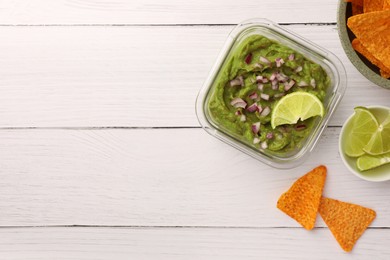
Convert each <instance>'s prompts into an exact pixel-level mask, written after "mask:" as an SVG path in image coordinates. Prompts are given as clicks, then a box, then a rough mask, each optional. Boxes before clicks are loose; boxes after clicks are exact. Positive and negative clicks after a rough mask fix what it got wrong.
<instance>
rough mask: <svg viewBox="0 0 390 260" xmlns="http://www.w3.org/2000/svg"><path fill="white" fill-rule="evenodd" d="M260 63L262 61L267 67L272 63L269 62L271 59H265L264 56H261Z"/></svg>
mask: <svg viewBox="0 0 390 260" xmlns="http://www.w3.org/2000/svg"><path fill="white" fill-rule="evenodd" d="M260 61H261V62H262V63H265V64H267V65H271V62H270V61H269V59H267V58H265V57H263V56H260Z"/></svg>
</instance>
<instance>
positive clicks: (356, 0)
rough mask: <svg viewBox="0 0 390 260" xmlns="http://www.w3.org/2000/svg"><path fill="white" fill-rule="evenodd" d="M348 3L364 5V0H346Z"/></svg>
mask: <svg viewBox="0 0 390 260" xmlns="http://www.w3.org/2000/svg"><path fill="white" fill-rule="evenodd" d="M345 2H347V3H352V5H359V6H363V2H364V0H345Z"/></svg>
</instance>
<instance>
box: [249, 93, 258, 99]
mask: <svg viewBox="0 0 390 260" xmlns="http://www.w3.org/2000/svg"><path fill="white" fill-rule="evenodd" d="M248 97H249V98H250V99H256V98H257V97H258V96H257V93H256V92H253V93H252V94H250V95H249V96H248Z"/></svg>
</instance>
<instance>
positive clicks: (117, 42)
mask: <svg viewBox="0 0 390 260" xmlns="http://www.w3.org/2000/svg"><path fill="white" fill-rule="evenodd" d="M0 17H1V16H0ZM287 28H289V29H291V30H293V31H294V32H296V33H298V34H300V35H302V36H304V37H307V38H310V39H312V40H313V41H314V42H315V43H317V44H319V45H321V46H323V47H324V48H326V49H329V50H330V51H333V52H334V53H335V54H336V55H337V56H338V57H340V59H341V60H342V61H343V63H344V64H345V66H346V69H347V73H348V78H349V83H348V85H349V88H348V90H347V92H346V95H345V98H344V100H343V101H342V103H341V105H340V107H339V109H338V111H337V113H336V115H335V117H334V119H333V120H332V121H331V124H332V125H342V123H343V122H344V120H345V119H346V118H347V117H348V116H349V115H350V114H351V113H352V111H353V110H352V109H353V107H354V106H357V105H370V104H378V105H379V104H382V105H389V100H390V91H388V90H385V89H382V88H379V87H377V86H374V84H372V83H370V82H369V81H368V80H366V79H365V78H363V76H362V75H360V74H359V73H358V72H357V70H356V69H355V68H354V67H353V66H352V65H351V63H350V62H349V61H348V60H347V58H346V56H345V54H344V53H343V50H342V47H341V45H340V42H339V39H338V36H337V31H336V30H335V28H334V26H303V25H300V26H288V27H287ZM231 29H232V27H231V26H218V27H210V26H196V27H180V26H179V27H0V34H1V35H3V37H2V40H1V41H0V49H1V50H2V52H1V54H0V67H1V68H2V69H1V70H0V78H1V81H0V91H1V95H0V127H100V126H130V127H139V126H145V127H154V126H198V121H197V119H196V116H195V109H194V106H195V105H194V104H195V98H196V95H197V93H198V91H199V89H200V88H201V86H202V84H203V82H204V81H205V79H206V77H207V74H208V72H209V70H210V69H211V67H212V65H213V62H214V61H215V59H216V57H217V55H218V52H219V51H220V49H221V48H222V45H223V43H224V41H225V39H226V37H227V34H228V33H229V31H230V30H231ZM21 104H23V105H21Z"/></svg>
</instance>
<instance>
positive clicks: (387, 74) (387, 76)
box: [379, 70, 390, 79]
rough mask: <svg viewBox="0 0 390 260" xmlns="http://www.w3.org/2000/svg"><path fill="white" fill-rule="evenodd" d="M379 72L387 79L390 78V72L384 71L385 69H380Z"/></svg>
mask: <svg viewBox="0 0 390 260" xmlns="http://www.w3.org/2000/svg"><path fill="white" fill-rule="evenodd" d="M379 72H380V74H381V76H382V77H384V78H385V79H388V78H390V72H388V71H384V70H379Z"/></svg>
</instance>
